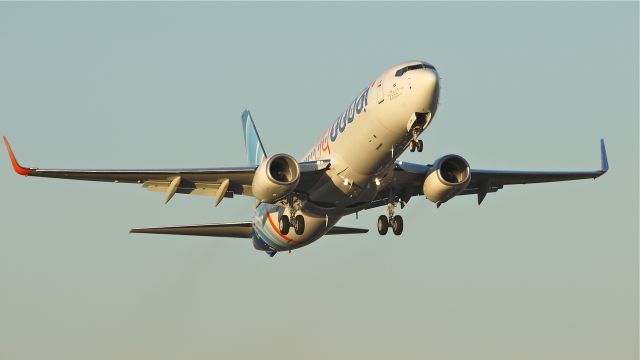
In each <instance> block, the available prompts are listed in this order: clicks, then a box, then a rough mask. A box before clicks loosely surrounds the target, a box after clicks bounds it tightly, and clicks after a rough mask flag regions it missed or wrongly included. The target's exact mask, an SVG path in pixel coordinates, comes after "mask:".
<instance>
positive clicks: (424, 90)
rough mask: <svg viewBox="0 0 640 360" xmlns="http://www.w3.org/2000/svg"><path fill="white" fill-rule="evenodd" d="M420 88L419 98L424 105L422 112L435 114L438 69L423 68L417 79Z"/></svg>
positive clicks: (437, 92)
mask: <svg viewBox="0 0 640 360" xmlns="http://www.w3.org/2000/svg"><path fill="white" fill-rule="evenodd" d="M416 80H417V81H418V83H419V84H418V87H419V88H420V98H421V102H422V105H423V106H424V109H423V110H424V111H423V112H427V111H428V112H430V113H431V114H432V115H434V114H435V112H436V110H437V108H438V100H439V98H440V77H439V75H438V71H437V70H436V69H435V68H434V69H423V71H421V74H420V76H419V77H418V79H416Z"/></svg>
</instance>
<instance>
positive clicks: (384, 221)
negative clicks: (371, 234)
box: [378, 202, 404, 235]
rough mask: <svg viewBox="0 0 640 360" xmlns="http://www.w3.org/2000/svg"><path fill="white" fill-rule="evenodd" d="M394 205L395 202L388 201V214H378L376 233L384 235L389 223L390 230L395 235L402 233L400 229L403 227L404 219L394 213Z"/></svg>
mask: <svg viewBox="0 0 640 360" xmlns="http://www.w3.org/2000/svg"><path fill="white" fill-rule="evenodd" d="M395 207H396V204H395V202H390V203H389V204H388V205H387V212H388V213H389V215H388V216H385V215H380V217H379V218H378V234H380V235H386V234H387V231H388V230H389V225H391V230H393V233H394V234H395V235H400V234H402V230H403V229H404V221H403V220H402V216H400V215H394V209H395Z"/></svg>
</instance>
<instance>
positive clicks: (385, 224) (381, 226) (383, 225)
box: [378, 215, 389, 235]
mask: <svg viewBox="0 0 640 360" xmlns="http://www.w3.org/2000/svg"><path fill="white" fill-rule="evenodd" d="M387 231H389V219H388V218H387V217H386V216H385V215H380V217H379V218H378V234H380V235H386V234H387Z"/></svg>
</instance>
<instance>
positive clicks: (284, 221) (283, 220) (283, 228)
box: [278, 215, 291, 235]
mask: <svg viewBox="0 0 640 360" xmlns="http://www.w3.org/2000/svg"><path fill="white" fill-rule="evenodd" d="M278 227H279V228H280V232H281V233H282V234H284V235H287V234H288V233H289V228H290V227H291V222H290V221H289V217H288V216H287V215H282V216H281V217H280V221H279V222H278Z"/></svg>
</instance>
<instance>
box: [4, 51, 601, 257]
mask: <svg viewBox="0 0 640 360" xmlns="http://www.w3.org/2000/svg"><path fill="white" fill-rule="evenodd" d="M439 94H440V79H439V75H438V72H437V71H436V69H435V67H434V66H433V65H431V64H429V63H426V62H424V61H409V62H405V63H402V64H399V65H396V66H393V67H391V68H390V69H387V70H386V71H384V72H383V73H382V74H381V75H380V76H378V77H377V78H376V79H375V80H373V81H371V83H369V84H368V85H367V87H366V88H364V89H363V90H362V91H360V93H359V94H358V95H357V96H356V97H355V99H354V100H353V101H352V102H351V104H350V105H349V106H348V107H347V108H346V109H345V110H344V111H343V112H342V113H341V114H340V116H338V118H337V119H336V120H335V121H334V122H333V123H332V124H331V126H330V127H329V129H328V130H327V131H326V132H325V133H324V134H323V135H322V136H321V137H320V139H319V140H318V142H317V143H316V144H315V145H314V146H313V147H312V148H311V150H310V151H309V152H308V153H307V154H306V155H305V156H304V157H303V158H302V159H301V160H300V161H297V160H296V159H295V158H293V157H292V156H290V155H287V154H275V155H271V156H269V155H267V152H266V151H265V148H264V146H263V145H262V141H261V140H260V137H259V136H258V132H257V130H256V127H255V124H254V122H253V119H252V117H251V114H250V113H249V111H245V112H244V113H243V114H242V127H243V131H244V139H245V147H246V151H247V158H248V166H246V167H237V168H200V169H168V170H55V169H40V168H25V167H22V166H20V165H19V164H18V162H17V161H16V158H15V156H14V154H13V152H12V151H11V148H10V147H9V143H8V141H7V139H6V138H4V142H5V145H6V147H7V151H8V153H9V157H10V159H11V162H12V164H13V168H14V170H15V171H16V172H17V173H18V174H20V175H25V176H39V177H52V178H60V179H75V180H89V181H108V182H118V183H138V184H142V186H143V187H144V188H146V189H148V190H151V191H158V192H163V193H165V194H166V197H165V203H166V202H168V201H169V200H171V199H172V198H173V196H174V195H175V194H176V193H181V194H191V195H205V196H211V197H213V199H214V204H215V205H216V206H217V205H218V204H220V202H221V201H222V200H223V199H224V198H232V197H233V196H234V195H247V196H253V197H255V199H256V207H255V214H254V217H253V220H251V221H243V222H236V223H227V224H204V225H188V226H172V227H153V228H138V229H132V230H131V232H133V233H152V234H175V235H200V236H218V237H235V238H249V239H252V241H253V245H254V247H255V248H256V249H258V250H261V251H265V252H266V253H267V254H269V255H270V256H273V255H275V254H276V253H277V252H279V251H287V250H288V251H290V250H292V249H297V248H300V247H303V246H305V245H308V244H310V243H312V242H314V241H315V240H318V239H319V238H321V237H322V236H323V235H337V234H355V233H366V232H367V231H368V230H367V229H356V228H348V227H341V226H335V225H336V223H337V222H338V221H339V220H340V218H341V217H343V216H345V215H349V214H353V213H355V212H357V211H362V210H366V209H371V208H377V207H386V211H385V212H386V214H384V215H381V216H380V217H379V218H378V223H377V229H378V233H379V234H380V235H385V234H387V232H388V230H389V228H391V229H392V231H393V233H394V234H396V235H400V234H401V233H402V230H403V221H402V217H401V216H400V215H396V214H395V209H396V207H397V205H398V204H399V205H400V206H401V207H404V205H406V203H407V202H408V201H409V199H411V198H412V197H414V196H425V197H426V198H427V199H428V200H430V201H432V202H433V203H435V204H436V205H437V206H440V205H442V204H444V203H445V202H447V201H449V200H451V199H452V198H453V197H455V196H458V195H468V194H476V195H477V197H478V204H480V203H482V201H483V200H484V198H485V196H486V195H487V194H488V193H492V192H496V191H498V190H499V189H502V187H503V186H505V185H511V184H529V183H542V182H552V181H565V180H577V179H588V178H593V179H595V178H597V177H599V176H601V175H602V174H604V173H605V172H606V171H607V170H608V163H607V156H606V152H605V146H604V141H603V140H601V141H600V153H601V169H600V170H596V171H577V172H576V171H570V172H569V171H566V172H557V171H554V172H548V171H495V170H476V169H471V168H470V167H469V164H468V163H467V161H466V160H465V159H464V158H462V157H461V156H458V155H445V156H442V157H440V158H438V159H436V160H435V161H434V162H433V164H428V165H422V164H412V163H407V162H403V161H399V160H398V158H399V157H400V156H401V155H402V153H403V152H404V151H406V150H407V149H408V150H410V151H418V152H421V151H422V149H423V143H422V140H419V139H418V137H419V136H420V134H421V133H422V132H423V131H424V130H425V129H427V127H428V126H429V124H430V123H431V122H432V121H433V118H434V116H435V114H436V111H437V108H438V100H439Z"/></svg>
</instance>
